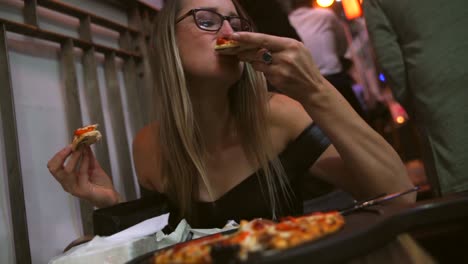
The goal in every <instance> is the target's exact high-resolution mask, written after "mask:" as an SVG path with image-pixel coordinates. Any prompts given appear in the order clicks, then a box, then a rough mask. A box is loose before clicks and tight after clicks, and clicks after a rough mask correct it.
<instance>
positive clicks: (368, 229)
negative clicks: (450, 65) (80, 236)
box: [129, 193, 468, 264]
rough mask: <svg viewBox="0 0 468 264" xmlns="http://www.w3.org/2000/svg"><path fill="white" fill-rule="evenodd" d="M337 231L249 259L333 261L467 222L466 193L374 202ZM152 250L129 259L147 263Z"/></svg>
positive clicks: (264, 260) (256, 261) (346, 259)
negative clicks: (396, 202) (404, 201)
mask: <svg viewBox="0 0 468 264" xmlns="http://www.w3.org/2000/svg"><path fill="white" fill-rule="evenodd" d="M345 220H346V224H345V225H344V228H343V229H342V230H340V231H339V232H337V233H335V234H332V235H330V236H328V237H325V238H323V239H320V240H318V241H312V242H309V243H305V244H302V245H300V246H298V247H295V248H292V249H288V250H285V251H282V252H279V253H275V254H271V255H264V256H262V257H260V258H255V260H254V261H253V262H251V263H288V264H291V263H307V262H309V261H311V260H313V262H314V263H336V262H344V261H348V260H352V259H354V258H356V257H359V256H363V255H365V254H367V253H369V252H372V251H373V250H376V249H378V248H381V247H382V246H384V245H386V244H387V243H389V242H391V241H393V240H395V238H396V237H397V236H398V235H400V234H403V233H407V232H411V231H414V230H416V231H418V232H419V233H421V230H422V231H423V232H424V231H427V230H429V231H430V230H431V229H432V227H434V226H440V225H443V226H445V227H448V226H450V225H456V224H460V223H462V224H464V223H467V224H466V225H468V222H467V221H468V194H467V193H463V194H455V195H449V196H446V197H444V198H437V199H431V200H425V201H420V202H417V203H415V204H412V205H406V206H401V205H400V206H399V205H391V204H389V205H377V206H373V207H371V208H368V209H365V210H361V211H356V212H354V213H352V214H350V215H347V216H345ZM151 256H152V253H149V254H146V255H144V256H141V257H139V258H137V259H135V260H133V261H131V262H129V263H149V262H148V260H149V259H150V257H151Z"/></svg>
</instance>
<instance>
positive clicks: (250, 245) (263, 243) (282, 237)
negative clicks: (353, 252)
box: [153, 212, 344, 264]
mask: <svg viewBox="0 0 468 264" xmlns="http://www.w3.org/2000/svg"><path fill="white" fill-rule="evenodd" d="M343 225H344V218H343V216H342V215H341V214H340V213H338V212H327V213H313V214H310V215H305V216H301V217H287V218H284V219H282V220H281V221H280V222H278V223H275V222H273V221H269V220H264V219H254V220H252V221H241V223H240V227H239V229H238V230H237V232H235V233H233V234H230V235H222V234H216V235H212V236H208V237H204V238H201V239H197V240H193V241H190V242H186V243H182V244H178V245H175V246H174V247H171V248H168V249H164V250H161V251H158V252H156V253H155V255H154V258H153V262H154V263H156V264H160V263H213V262H216V263H223V262H226V261H229V262H231V261H234V262H235V263H237V262H242V261H247V260H248V259H249V256H254V255H255V254H258V253H260V254H262V253H265V254H270V253H271V254H274V253H277V252H279V251H281V250H285V249H289V248H292V247H295V246H298V245H300V244H303V243H306V242H310V241H314V240H317V239H319V238H322V237H324V236H326V235H328V234H331V233H334V232H336V231H338V230H339V229H340V228H341V227H342V226H343Z"/></svg>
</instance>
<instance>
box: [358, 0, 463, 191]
mask: <svg viewBox="0 0 468 264" xmlns="http://www.w3.org/2000/svg"><path fill="white" fill-rule="evenodd" d="M363 9H364V16H365V19H366V23H367V28H368V31H369V35H370V38H371V42H372V43H373V45H374V48H375V53H376V57H377V60H378V62H379V64H380V66H381V67H382V69H383V72H384V74H385V75H386V77H387V79H388V81H389V84H390V86H391V88H392V90H393V92H394V95H395V97H396V98H397V100H398V101H399V102H400V103H402V105H403V106H404V107H405V108H407V110H408V111H409V113H410V115H411V117H412V118H413V119H414V120H415V121H416V124H417V126H418V128H419V130H420V132H421V135H422V139H423V141H424V143H425V144H423V148H424V149H423V153H424V157H423V158H424V161H425V164H426V170H427V174H428V175H427V176H428V180H429V182H430V184H431V185H432V189H433V190H434V193H435V194H436V195H444V194H447V193H452V192H460V191H466V190H468V132H467V131H468V67H467V62H468V29H467V28H468V5H467V4H466V2H465V1H464V0H453V1H440V0H426V1H407V0H365V1H364V2H363Z"/></svg>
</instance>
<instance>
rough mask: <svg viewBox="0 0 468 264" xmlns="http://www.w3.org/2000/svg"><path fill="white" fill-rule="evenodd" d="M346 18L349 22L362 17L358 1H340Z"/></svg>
mask: <svg viewBox="0 0 468 264" xmlns="http://www.w3.org/2000/svg"><path fill="white" fill-rule="evenodd" d="M342 4H343V9H344V12H345V15H346V18H347V19H349V20H351V19H354V18H358V17H360V16H362V9H361V4H360V3H359V2H358V0H342Z"/></svg>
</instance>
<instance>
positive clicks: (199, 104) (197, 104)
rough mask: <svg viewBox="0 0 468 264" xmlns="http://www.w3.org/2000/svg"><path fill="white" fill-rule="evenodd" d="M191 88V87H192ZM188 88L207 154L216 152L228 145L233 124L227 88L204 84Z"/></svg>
mask: <svg viewBox="0 0 468 264" xmlns="http://www.w3.org/2000/svg"><path fill="white" fill-rule="evenodd" d="M192 87H193V86H192ZM192 87H190V88H189V90H190V97H191V100H192V104H193V111H194V115H195V119H196V121H197V124H198V126H199V129H200V133H201V136H202V138H203V141H204V142H205V144H206V148H207V150H208V152H216V151H217V150H219V149H222V148H223V145H225V144H229V142H227V141H226V140H228V141H230V140H229V138H231V136H232V135H233V132H234V131H235V129H234V122H233V117H232V114H231V111H230V108H229V97H228V93H229V87H226V85H224V86H223V85H220V84H206V85H203V86H201V85H197V86H196V87H193V88H192Z"/></svg>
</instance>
